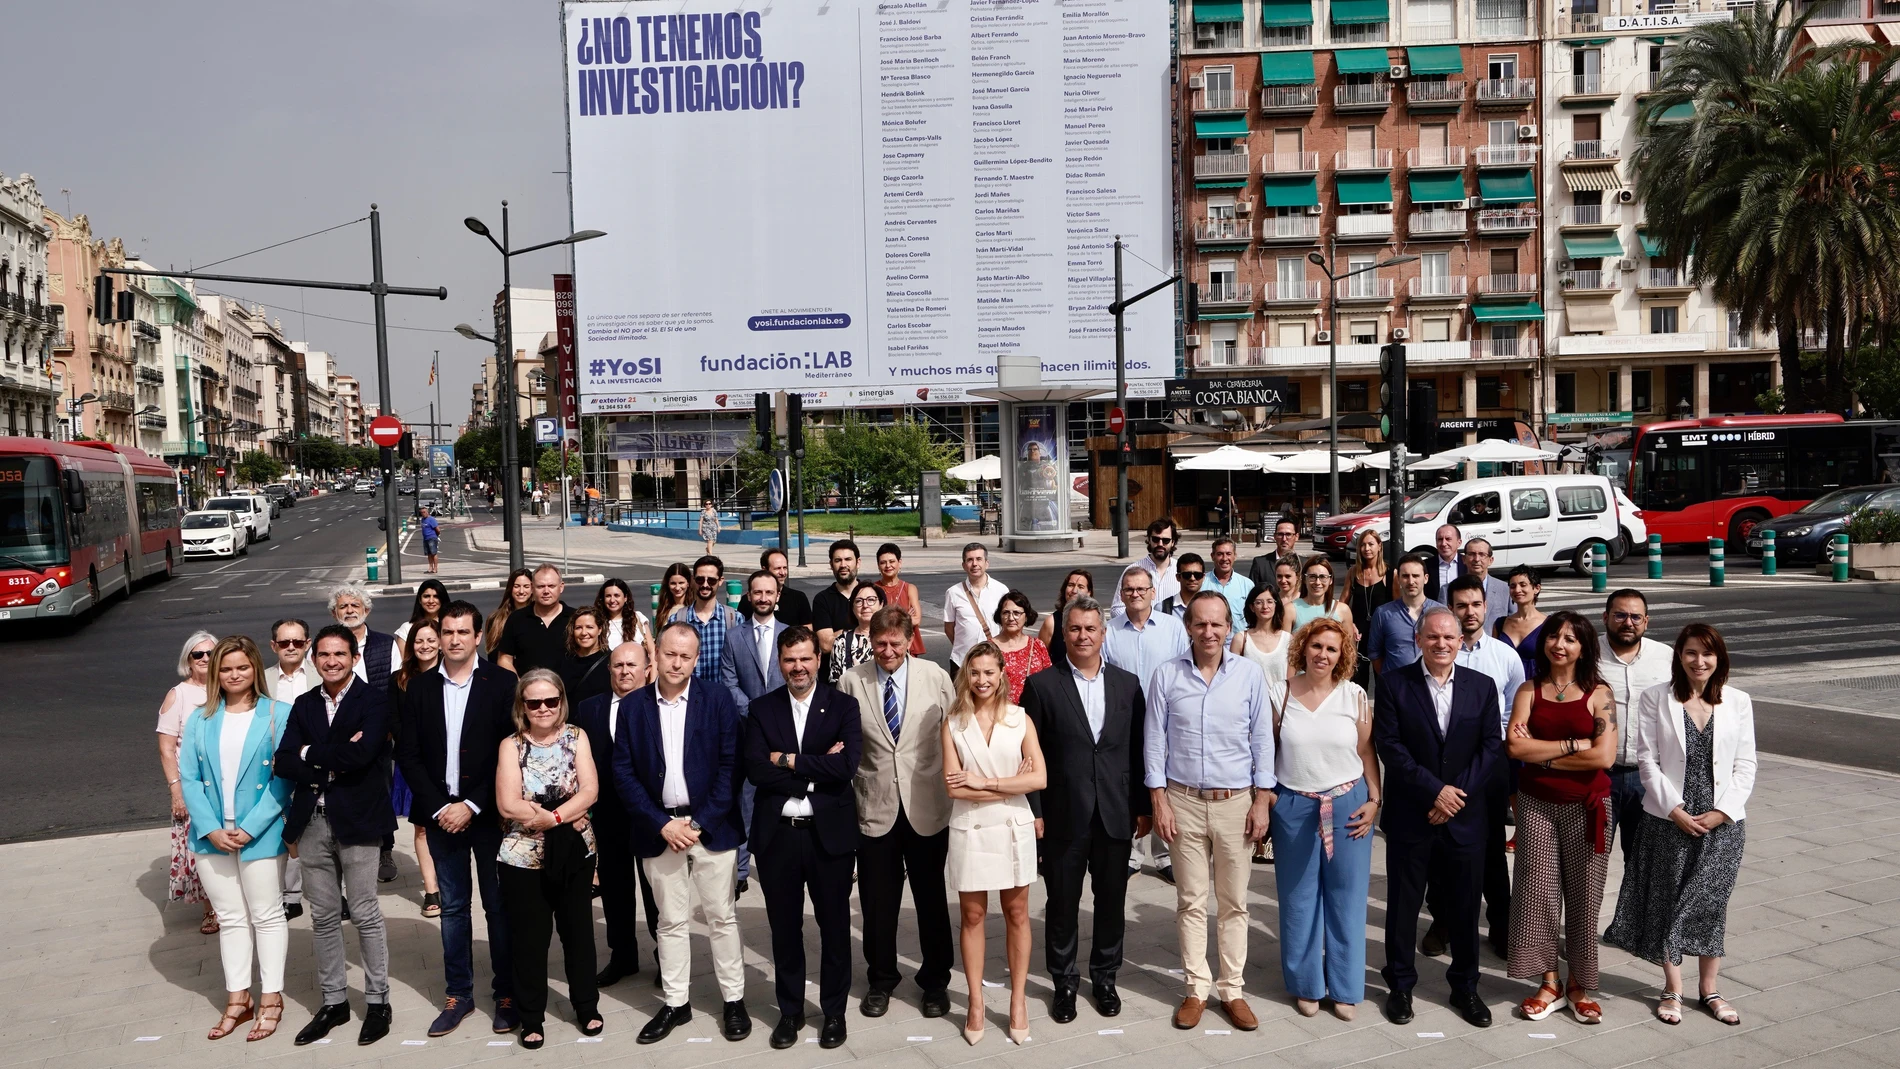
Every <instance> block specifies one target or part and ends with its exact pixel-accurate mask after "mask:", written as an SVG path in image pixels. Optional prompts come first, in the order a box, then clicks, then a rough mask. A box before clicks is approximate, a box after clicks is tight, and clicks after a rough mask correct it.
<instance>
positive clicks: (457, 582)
mask: <svg viewBox="0 0 1900 1069" xmlns="http://www.w3.org/2000/svg"><path fill="white" fill-rule="evenodd" d="M507 578H508V577H507V576H506V575H498V576H496V577H494V578H493V579H454V580H449V579H444V580H443V581H442V585H443V586H444V587H446V588H447V589H448V592H449V593H451V594H462V593H468V592H470V591H475V590H500V589H501V584H502V581H503V580H505V579H507ZM561 581H562V582H564V583H604V582H606V581H607V576H606V575H604V574H602V575H593V574H588V575H563V576H562V577H561ZM420 585H421V584H420V583H405V584H403V585H402V586H379V587H376V588H375V589H374V590H373V591H371V593H372V594H374V595H375V596H377V597H406V598H413V597H415V596H416V588H417V587H418V586H420Z"/></svg>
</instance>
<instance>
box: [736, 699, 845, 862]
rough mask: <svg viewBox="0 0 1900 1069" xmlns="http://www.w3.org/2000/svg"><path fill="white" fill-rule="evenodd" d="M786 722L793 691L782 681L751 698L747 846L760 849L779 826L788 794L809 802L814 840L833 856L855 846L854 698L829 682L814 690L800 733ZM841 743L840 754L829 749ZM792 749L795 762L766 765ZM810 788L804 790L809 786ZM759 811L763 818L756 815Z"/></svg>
mask: <svg viewBox="0 0 1900 1069" xmlns="http://www.w3.org/2000/svg"><path fill="white" fill-rule="evenodd" d="M795 726H796V725H795V724H794V723H793V721H792V696H791V691H790V690H788V689H786V688H785V687H780V688H778V689H777V690H774V691H771V692H769V693H766V694H761V695H760V696H758V697H757V698H754V699H753V700H752V707H751V709H750V711H749V713H748V715H747V716H746V722H745V753H744V759H745V774H746V778H747V779H750V780H751V781H752V783H753V785H754V786H756V787H758V793H757V794H755V795H754V796H753V804H754V805H755V806H756V807H757V809H756V812H755V813H754V816H753V820H752V852H753V853H755V854H757V853H763V852H764V851H765V850H766V849H767V848H768V846H769V844H770V843H771V841H772V837H773V836H774V835H776V834H777V833H778V829H780V828H782V827H784V825H782V824H780V823H779V822H778V819H777V817H778V815H779V813H780V812H781V811H783V810H784V808H785V803H786V802H787V801H788V800H790V799H792V798H795V797H796V798H808V799H810V800H811V808H812V826H813V829H814V830H815V831H816V832H817V835H818V842H819V844H820V845H822V846H823V847H824V848H825V849H826V850H827V851H828V852H830V853H831V854H832V855H833V856H837V855H851V854H856V853H857V851H858V796H857V793H856V792H855V791H854V790H853V788H852V781H853V780H855V779H856V778H857V775H858V758H859V757H860V756H861V755H862V753H863V750H864V725H863V722H862V721H860V720H859V719H858V700H857V699H856V698H853V697H852V696H851V695H849V694H846V693H845V692H843V691H841V690H838V689H837V688H835V687H832V686H830V685H828V684H824V683H820V684H818V685H817V686H816V687H814V688H812V695H811V712H810V713H808V714H807V715H806V717H805V734H804V736H803V737H799V736H798V735H797V733H796V732H795V731H794V728H795ZM838 743H844V749H843V750H842V751H840V752H838V753H835V754H834V753H828V752H827V751H829V750H830V749H831V748H832V747H833V746H835V745H837V744H838ZM774 751H777V752H779V753H790V754H797V755H798V757H797V759H796V762H795V765H796V767H793V768H779V767H778V766H777V765H774V764H773V763H772V753H773V752H774ZM807 788H809V789H807ZM761 817H763V819H761Z"/></svg>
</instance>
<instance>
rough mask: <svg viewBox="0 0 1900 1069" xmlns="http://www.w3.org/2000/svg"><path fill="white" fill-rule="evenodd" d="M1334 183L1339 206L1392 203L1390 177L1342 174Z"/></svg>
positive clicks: (1386, 175)
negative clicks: (1336, 188) (1335, 183)
mask: <svg viewBox="0 0 1900 1069" xmlns="http://www.w3.org/2000/svg"><path fill="white" fill-rule="evenodd" d="M1336 181H1337V182H1338V188H1339V203H1341V204H1390V203H1392V176H1391V175H1389V174H1342V175H1340V176H1339V177H1338V178H1337V179H1336Z"/></svg>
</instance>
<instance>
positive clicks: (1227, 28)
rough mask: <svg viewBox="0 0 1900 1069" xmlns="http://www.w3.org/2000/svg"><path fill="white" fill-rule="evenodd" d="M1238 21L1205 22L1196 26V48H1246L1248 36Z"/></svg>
mask: <svg viewBox="0 0 1900 1069" xmlns="http://www.w3.org/2000/svg"><path fill="white" fill-rule="evenodd" d="M1242 25H1243V24H1242V23H1238V22H1203V23H1200V24H1198V25H1196V26H1195V27H1194V47H1195V48H1219V49H1225V48H1245V47H1247V37H1246V35H1245V34H1244V33H1243V32H1242V31H1241V26H1242Z"/></svg>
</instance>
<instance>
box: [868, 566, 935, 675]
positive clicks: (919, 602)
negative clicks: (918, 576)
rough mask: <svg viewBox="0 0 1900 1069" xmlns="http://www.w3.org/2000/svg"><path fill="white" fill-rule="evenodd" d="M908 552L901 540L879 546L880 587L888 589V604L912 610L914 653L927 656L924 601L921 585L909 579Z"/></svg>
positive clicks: (911, 640)
mask: <svg viewBox="0 0 1900 1069" xmlns="http://www.w3.org/2000/svg"><path fill="white" fill-rule="evenodd" d="M903 570H904V551H903V550H902V549H899V548H898V546H897V543H895V542H886V543H884V544H883V545H881V546H879V547H877V574H878V580H877V588H878V589H879V590H882V591H883V592H884V604H885V605H886V606H887V607H889V608H893V609H902V610H904V611H905V612H907V613H910V655H911V656H912V657H922V656H923V655H924V609H923V606H924V602H923V598H922V597H921V596H920V595H919V594H918V593H917V584H916V583H912V582H909V581H907V580H905V579H904V578H903V577H902V575H903Z"/></svg>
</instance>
